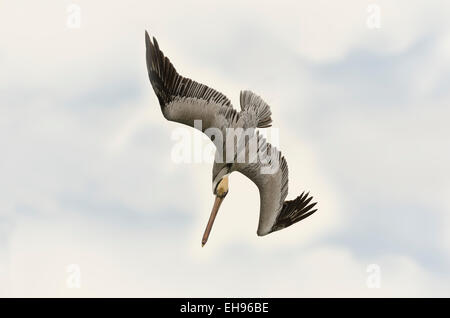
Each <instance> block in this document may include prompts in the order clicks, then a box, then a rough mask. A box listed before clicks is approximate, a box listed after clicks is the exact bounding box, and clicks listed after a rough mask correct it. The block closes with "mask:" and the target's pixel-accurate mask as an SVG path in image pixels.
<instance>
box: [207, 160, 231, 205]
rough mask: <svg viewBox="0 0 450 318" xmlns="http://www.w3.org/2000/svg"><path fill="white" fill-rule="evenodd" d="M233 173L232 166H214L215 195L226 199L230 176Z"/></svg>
mask: <svg viewBox="0 0 450 318" xmlns="http://www.w3.org/2000/svg"><path fill="white" fill-rule="evenodd" d="M230 173H231V164H223V165H217V164H214V166H213V179H212V190H213V194H214V195H216V196H220V197H225V196H226V195H227V193H228V175H229V174H230Z"/></svg>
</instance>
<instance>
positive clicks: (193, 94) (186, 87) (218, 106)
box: [145, 32, 239, 132]
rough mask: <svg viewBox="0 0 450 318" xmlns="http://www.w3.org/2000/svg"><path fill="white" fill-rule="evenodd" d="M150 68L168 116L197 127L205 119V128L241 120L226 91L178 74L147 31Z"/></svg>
mask: <svg viewBox="0 0 450 318" xmlns="http://www.w3.org/2000/svg"><path fill="white" fill-rule="evenodd" d="M145 44H146V48H147V70H148V76H149V78H150V83H151V84H152V86H153V90H154V91H155V94H156V96H157V97H158V100H159V104H160V105H161V111H162V113H163V115H164V117H165V118H166V119H168V120H170V121H175V122H178V123H182V124H185V125H188V126H191V127H194V120H201V121H202V122H201V124H202V129H201V130H202V131H203V132H204V131H205V130H206V129H208V128H211V127H214V128H219V129H221V130H223V129H224V127H228V126H229V125H230V124H231V123H232V122H235V121H237V119H238V117H239V113H238V112H237V111H236V110H235V109H234V108H233V106H232V105H231V102H230V100H229V99H228V98H227V97H226V96H225V95H223V94H222V93H220V92H218V91H216V90H214V89H212V88H209V87H208V86H206V85H203V84H200V83H197V82H195V81H193V80H191V79H189V78H186V77H183V76H181V75H179V74H178V73H177V71H176V70H175V67H174V66H173V65H172V63H171V62H170V60H169V58H167V57H165V56H164V53H163V52H162V51H161V50H160V49H159V46H158V42H157V41H156V39H155V38H153V42H152V41H151V40H150V37H149V35H148V33H147V32H145Z"/></svg>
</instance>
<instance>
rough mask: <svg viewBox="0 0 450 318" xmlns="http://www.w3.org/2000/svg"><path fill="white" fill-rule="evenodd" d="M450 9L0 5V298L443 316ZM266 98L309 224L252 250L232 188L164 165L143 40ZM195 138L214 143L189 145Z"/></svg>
mask: <svg viewBox="0 0 450 318" xmlns="http://www.w3.org/2000/svg"><path fill="white" fill-rule="evenodd" d="M449 16H450V5H449V4H448V2H446V1H436V0H432V1H411V0H410V1H403V0H399V1H388V0H386V1H382V0H376V1H361V0H345V1H339V2H337V1H314V2H311V1H277V2H276V3H274V2H273V1H246V2H242V1H227V2H221V3H216V4H212V3H211V2H210V1H184V2H175V1H164V2H162V3H161V2H156V1H135V0H131V1H104V0H102V1H95V2H94V1H84V0H83V1H82V0H73V1H51V0H43V1H39V3H37V2H36V3H34V2H29V1H22V0H19V1H14V2H12V1H9V2H5V1H3V2H0V38H1V39H2V40H1V41H0V69H1V72H0V151H1V156H0V193H1V196H0V198H1V199H0V296H2V297H55V296H56V297H317V296H319V297H336V296H338V297H432V296H437V297H449V296H450V272H449V268H450V234H449V233H450V199H449V198H450V178H449V176H450V168H449V165H448V162H449V161H450V147H449V143H448V140H449V136H450V127H449V125H448V118H449V116H450V107H449V105H450V19H449V18H448V17H449ZM145 30H148V32H149V33H150V34H151V35H152V36H155V37H156V38H157V39H158V42H159V44H160V47H161V48H162V50H163V51H164V52H165V54H166V55H167V56H169V57H170V59H171V61H172V62H173V63H174V65H175V67H176V68H177V70H178V71H179V72H180V73H181V74H182V75H184V76H187V77H190V78H193V79H195V80H196V81H199V82H201V83H204V84H207V85H209V86H211V87H213V88H215V89H217V90H219V91H221V92H222V93H224V94H225V95H226V96H228V97H229V98H230V100H231V101H232V103H233V105H234V107H236V108H239V92H240V90H246V89H250V90H252V91H254V92H255V93H257V94H258V95H260V96H261V97H262V98H263V99H264V100H265V101H266V102H267V103H268V104H269V105H270V106H271V110H272V113H273V115H272V119H273V127H274V128H276V129H278V131H279V145H280V149H281V150H282V152H283V154H284V155H285V157H286V159H287V162H288V164H289V194H288V199H292V198H295V197H296V196H297V195H299V194H300V193H301V192H303V191H304V190H306V191H310V193H311V194H312V195H313V196H314V198H315V200H316V201H317V202H318V205H317V207H318V209H319V210H318V212H317V213H315V214H314V215H313V216H311V217H309V218H307V219H305V220H303V221H301V222H300V223H298V224H296V225H294V226H292V227H289V228H287V229H284V230H283V231H279V232H276V233H273V234H270V235H267V236H265V237H258V236H257V235H256V228H257V221H258V215H259V194H258V191H257V188H256V186H255V185H254V184H252V182H251V181H250V180H248V179H246V178H245V177H244V176H243V175H240V174H239V173H233V174H232V175H231V176H230V190H229V194H228V196H227V198H226V200H225V201H224V203H223V205H222V207H221V209H220V211H219V215H218V217H217V219H216V222H215V224H214V229H213V231H212V234H211V236H210V239H209V241H208V244H207V245H206V246H205V247H204V248H202V247H201V244H200V243H201V235H202V234H203V230H204V226H205V225H206V222H207V220H208V217H209V213H210V209H211V207H212V204H213V201H214V196H213V195H212V192H211V168H212V167H211V163H210V162H200V163H183V162H181V163H180V162H175V161H174V160H173V156H172V152H173V149H174V146H175V145H176V140H175V139H174V132H175V131H176V130H177V129H178V128H179V127H180V126H179V124H177V123H173V122H168V121H166V120H165V119H164V117H163V116H162V114H161V111H160V107H159V105H158V101H157V98H156V96H155V94H154V93H153V90H152V89H151V86H150V83H149V80H148V75H147V70H146V65H145V42H144V31H145ZM188 131H189V132H190V133H191V134H192V138H203V139H201V140H202V145H203V146H204V147H207V146H208V141H207V140H206V139H205V138H204V137H202V136H201V134H200V133H197V132H194V130H193V129H192V130H188Z"/></svg>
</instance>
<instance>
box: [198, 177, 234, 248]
mask: <svg viewBox="0 0 450 318" xmlns="http://www.w3.org/2000/svg"><path fill="white" fill-rule="evenodd" d="M227 193H228V177H225V178H223V179H222V180H221V181H220V183H219V184H218V186H217V196H216V199H215V200H214V205H213V208H212V210H211V215H210V216H209V220H208V224H207V225H206V229H205V233H204V234H203V238H202V247H203V246H205V244H206V242H207V241H208V237H209V233H210V232H211V229H212V226H213V224H214V220H215V219H216V216H217V212H219V208H220V205H221V204H222V201H223V199H225V196H226V195H227Z"/></svg>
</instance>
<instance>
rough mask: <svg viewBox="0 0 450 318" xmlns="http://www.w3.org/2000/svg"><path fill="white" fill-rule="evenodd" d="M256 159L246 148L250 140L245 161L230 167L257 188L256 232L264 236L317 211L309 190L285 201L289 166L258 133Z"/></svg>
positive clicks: (256, 135)
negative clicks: (257, 212) (257, 218)
mask: <svg viewBox="0 0 450 318" xmlns="http://www.w3.org/2000/svg"><path fill="white" fill-rule="evenodd" d="M253 138H255V139H256V141H257V158H255V155H252V154H251V153H249V152H250V150H249V149H251V148H252V146H249V145H250V143H251V141H250V140H249V143H248V144H246V145H245V152H246V157H245V158H247V159H246V160H247V161H246V162H245V163H235V164H234V166H233V170H235V171H239V172H241V173H242V174H244V175H245V176H247V177H248V178H249V179H250V180H252V181H253V182H254V183H255V184H256V186H257V187H258V189H259V195H260V213H259V224H258V231H257V234H258V235H259V236H263V235H267V234H269V233H271V232H274V231H278V230H281V229H283V228H285V227H288V226H290V225H292V224H294V223H296V222H298V221H300V220H302V219H304V218H306V217H308V216H310V215H311V214H313V213H314V212H316V211H317V209H313V207H314V206H315V205H316V203H310V202H311V200H312V197H311V196H309V193H306V194H305V193H304V192H303V193H302V194H301V195H300V196H298V197H297V198H296V199H294V200H291V201H285V199H286V196H287V194H288V166H287V162H286V159H285V158H284V157H283V156H282V155H281V152H280V151H278V150H277V149H276V148H275V147H273V146H272V145H270V144H269V143H267V142H266V141H265V139H264V138H263V137H261V136H260V135H259V134H258V133H256V134H255V135H254V137H253Z"/></svg>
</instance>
